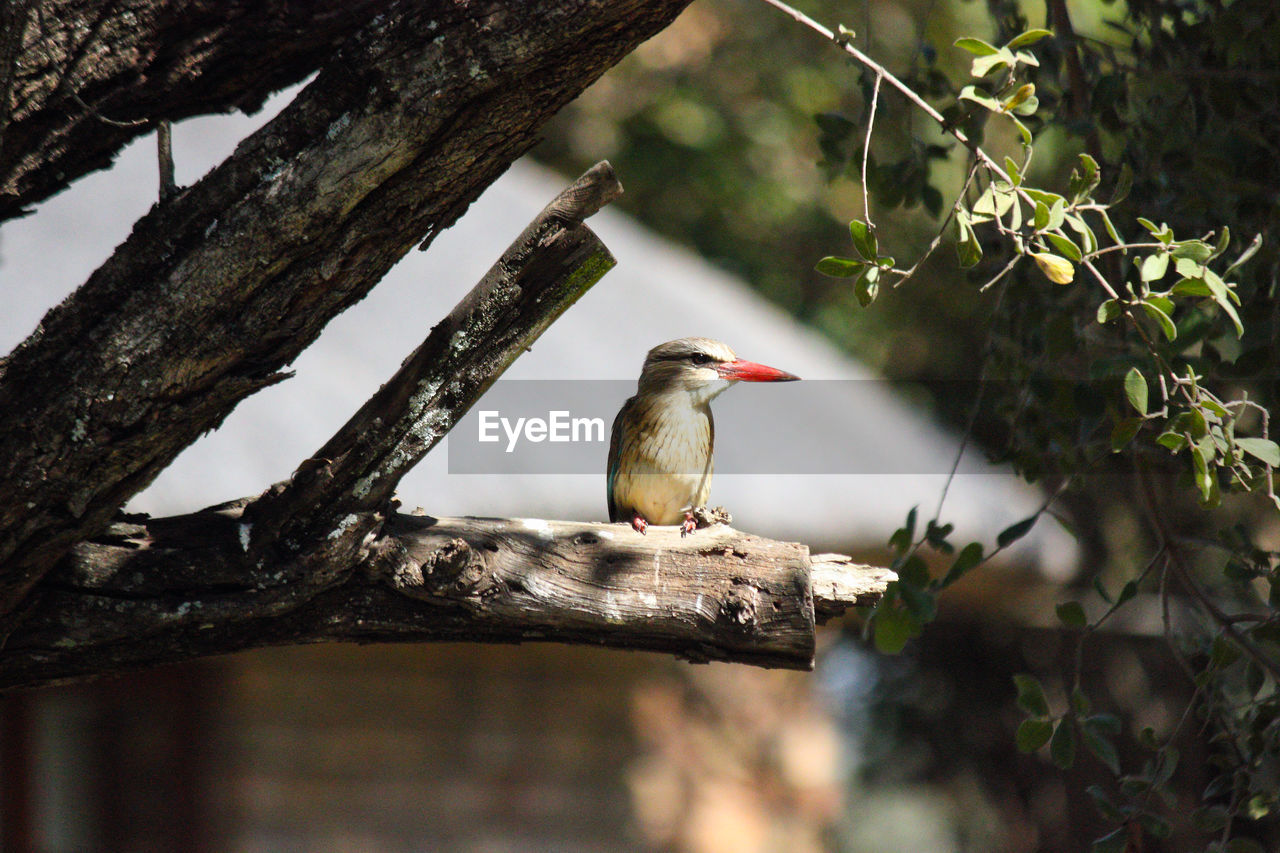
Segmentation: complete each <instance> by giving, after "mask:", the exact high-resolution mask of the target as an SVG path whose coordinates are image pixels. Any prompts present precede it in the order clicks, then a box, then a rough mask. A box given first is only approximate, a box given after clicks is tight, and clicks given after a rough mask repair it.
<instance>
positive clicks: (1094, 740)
mask: <svg viewBox="0 0 1280 853" xmlns="http://www.w3.org/2000/svg"><path fill="white" fill-rule="evenodd" d="M1092 719H1093V718H1090V719H1088V720H1085V721H1084V725H1083V726H1082V727H1081V738H1082V739H1083V740H1084V745H1085V748H1087V749H1088V750H1089V751H1090V752H1092V753H1093V754H1094V756H1095V757H1096V758H1097V759H1098V760H1099V761H1101V762H1102V763H1103V764H1105V765H1107V769H1109V770H1110V771H1111V772H1112V773H1115V774H1117V775H1119V773H1120V756H1119V755H1117V754H1116V747H1115V744H1113V743H1112V742H1111V738H1109V737H1107V735H1106V733H1105V732H1104V731H1102V730H1101V729H1100V728H1099V727H1098V726H1094V725H1090V723H1091V721H1092Z"/></svg>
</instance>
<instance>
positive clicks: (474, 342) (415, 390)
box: [249, 163, 622, 552]
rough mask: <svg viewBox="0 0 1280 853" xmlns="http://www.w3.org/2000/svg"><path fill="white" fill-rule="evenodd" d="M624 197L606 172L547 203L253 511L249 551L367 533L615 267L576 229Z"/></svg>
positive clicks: (602, 167)
mask: <svg viewBox="0 0 1280 853" xmlns="http://www.w3.org/2000/svg"><path fill="white" fill-rule="evenodd" d="M621 193H622V185H621V184H620V183H619V182H618V179H617V177H616V176H615V175H614V173H613V169H612V168H611V167H610V166H609V164H608V163H598V164H596V165H595V166H593V167H592V168H591V169H589V170H588V171H587V172H586V173H585V174H583V175H582V177H580V178H579V179H578V180H577V181H575V182H574V183H573V184H572V185H571V186H570V187H569V188H568V189H566V190H564V191H563V192H562V193H560V194H559V195H558V196H557V197H556V198H555V199H554V200H552V202H551V203H550V204H548V205H547V206H546V208H544V209H543V211H542V212H541V213H540V214H538V216H537V217H536V218H535V219H534V220H533V222H532V223H530V224H529V226H528V227H527V228H525V230H524V232H523V233H522V234H521V235H520V236H519V237H518V238H516V240H515V242H513V243H512V244H511V246H510V247H509V248H508V249H507V250H506V252H504V253H503V255H502V257H501V258H499V259H498V260H497V262H496V263H494V265H493V267H492V268H491V269H490V270H489V271H488V273H486V274H485V276H484V278H483V279H481V281H480V283H479V284H477V285H476V286H475V287H474V288H472V290H471V291H470V292H469V293H468V294H467V295H466V296H464V297H463V298H462V300H461V301H460V302H459V303H458V304H457V306H455V307H454V309H453V310H452V311H450V312H449V314H448V316H446V317H445V318H444V319H443V320H442V321H441V322H439V323H437V324H436V325H435V326H434V327H433V328H432V329H431V332H430V334H428V336H427V338H426V340H425V341H424V342H423V343H422V345H421V346H419V347H418V348H417V350H415V351H414V353H413V354H412V355H411V356H409V358H407V359H406V360H405V362H404V363H403V364H402V365H401V367H400V369H399V370H398V371H397V372H396V374H395V375H394V376H393V377H392V378H391V379H390V380H389V381H388V382H386V383H385V384H384V385H383V386H382V387H381V388H380V389H379V390H378V392H377V393H376V394H374V396H373V397H372V398H370V399H369V401H368V402H367V403H365V404H364V406H362V407H361V408H360V410H359V411H358V412H356V414H355V415H354V416H352V418H351V419H350V420H349V421H347V423H346V424H345V425H344V426H343V427H342V428H341V429H340V430H338V432H337V433H336V434H335V435H334V436H333V438H331V439H329V441H328V442H326V443H325V445H324V447H322V448H320V450H318V451H317V452H316V453H315V454H314V455H313V456H312V458H311V459H310V460H308V461H307V462H306V463H304V464H303V465H302V466H301V467H300V468H299V470H298V472H297V473H296V474H295V475H294V477H293V479H292V480H291V481H290V482H289V483H288V484H287V485H285V486H283V487H281V488H279V489H275V490H272V491H271V492H268V493H267V494H266V495H264V497H263V498H262V499H261V500H260V501H258V502H257V503H255V505H254V506H252V507H251V508H250V510H249V515H250V517H251V518H252V519H253V524H254V542H253V544H254V550H255V552H261V551H263V550H264V549H266V548H267V547H272V546H275V545H276V544H277V543H279V542H284V543H291V544H292V548H291V550H293V551H295V552H297V551H300V550H304V549H308V548H314V547H317V546H319V547H320V548H322V549H323V550H324V551H329V550H332V549H335V548H338V549H342V548H346V547H349V546H356V545H358V544H359V541H360V538H361V537H362V536H363V535H364V534H365V533H366V532H367V529H368V526H369V524H366V523H357V519H358V517H359V515H360V514H362V513H365V514H367V513H378V512H380V511H381V510H382V509H383V508H384V507H385V506H386V505H387V503H388V502H389V501H390V499H391V496H392V494H393V493H394V492H395V488H396V486H397V484H398V483H399V482H400V479H401V478H402V477H403V476H404V475H405V474H406V473H408V471H409V469H411V468H412V467H413V466H414V465H416V464H417V463H418V462H419V461H420V460H421V459H422V457H423V456H425V455H426V454H427V453H428V452H429V451H430V450H431V449H432V448H433V447H435V446H436V444H438V443H439V441H440V440H441V439H442V438H444V436H445V434H446V433H447V432H448V431H449V430H450V429H452V428H453V425H454V424H455V423H457V421H458V419H459V418H461V417H462V416H463V415H464V414H466V412H467V410H469V409H470V408H471V406H472V404H474V403H475V401H476V400H478V399H479V398H480V396H481V395H483V394H484V392H485V391H487V390H488V389H489V387H490V386H491V385H492V384H493V382H494V381H495V380H496V379H497V378H498V377H499V376H500V375H502V373H503V371H505V370H506V369H507V367H509V366H510V365H511V363H512V362H513V361H515V359H516V358H517V357H518V356H519V355H521V354H522V353H523V352H525V351H526V350H527V349H528V348H529V347H530V346H532V344H533V342H534V341H535V340H537V338H538V336H539V335H541V334H542V332H543V331H545V330H546V328H547V327H548V326H550V325H551V323H552V322H554V321H555V319H556V318H557V317H559V316H560V315H561V314H562V313H564V311H565V310H566V309H568V308H569V306H570V305H572V304H573V303H574V302H576V301H577V300H578V297H580V296H581V295H582V294H583V293H585V292H586V291H587V290H588V289H589V288H590V287H591V286H592V285H593V284H595V283H596V282H597V281H598V280H599V279H600V277H601V276H602V275H604V274H605V273H606V272H608V271H609V270H610V269H612V268H613V267H614V265H615V264H616V261H615V260H614V258H613V256H612V255H611V254H609V250H608V249H607V248H605V246H604V244H603V243H601V242H600V240H599V238H598V237H596V235H595V234H594V233H592V231H591V230H590V229H589V228H587V227H586V226H585V225H583V224H582V220H583V219H584V218H585V217H587V216H590V215H591V214H592V213H595V212H596V211H597V210H599V209H600V208H601V207H603V206H604V205H605V204H607V203H608V202H609V201H611V200H612V199H614V198H616V197H617V196H619V195H620V194H621ZM344 520H346V521H345V522H344ZM368 522H369V523H376V519H368ZM344 540H349V541H344Z"/></svg>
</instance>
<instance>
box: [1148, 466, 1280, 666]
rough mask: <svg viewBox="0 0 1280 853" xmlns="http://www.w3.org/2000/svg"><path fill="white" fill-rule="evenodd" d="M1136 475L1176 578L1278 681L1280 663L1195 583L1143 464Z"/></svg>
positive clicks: (1248, 653)
mask: <svg viewBox="0 0 1280 853" xmlns="http://www.w3.org/2000/svg"><path fill="white" fill-rule="evenodd" d="M1138 479H1139V481H1140V482H1141V484H1142V491H1143V495H1144V497H1145V498H1146V504H1147V514H1148V515H1149V516H1150V518H1151V523H1152V526H1153V527H1154V528H1155V530H1156V534H1157V536H1158V537H1159V539H1160V543H1161V545H1162V546H1163V547H1164V548H1165V550H1166V552H1167V553H1168V555H1169V564H1170V568H1171V569H1172V570H1173V573H1174V575H1175V576H1176V577H1177V579H1178V582H1179V583H1180V584H1181V585H1182V587H1183V589H1185V590H1186V591H1187V592H1188V593H1190V594H1191V596H1192V597H1193V598H1194V599H1195V600H1196V601H1197V602H1198V603H1199V604H1200V606H1201V608H1203V609H1204V611H1205V613H1207V614H1209V617H1210V618H1212V619H1213V621H1214V622H1216V623H1217V624H1218V626H1219V627H1220V628H1221V629H1222V632H1223V633H1224V634H1226V635H1227V636H1228V637H1230V638H1231V640H1232V641H1233V642H1234V643H1235V644H1236V645H1238V646H1239V647H1240V648H1241V650H1243V651H1244V653H1245V654H1247V655H1248V656H1249V657H1251V658H1253V660H1254V662H1255V663H1256V664H1258V666H1260V667H1262V669H1264V670H1266V671H1267V672H1268V673H1270V674H1271V677H1272V678H1274V679H1275V680H1276V681H1277V682H1280V664H1277V663H1276V661H1275V660H1273V659H1272V658H1271V657H1269V656H1268V655H1267V654H1266V653H1265V652H1263V651H1262V650H1261V649H1260V648H1258V647H1257V645H1255V644H1254V642H1253V641H1252V640H1250V639H1249V638H1248V637H1246V636H1244V634H1242V633H1240V631H1239V629H1237V628H1236V626H1235V620H1233V619H1232V618H1231V617H1230V616H1228V615H1227V614H1226V613H1224V612H1223V611H1222V609H1221V608H1219V607H1218V605H1217V604H1216V603H1215V602H1214V601H1213V599H1212V598H1210V597H1209V594H1208V593H1206V592H1205V591H1204V590H1203V589H1201V588H1200V585H1199V584H1198V583H1196V581H1195V578H1194V577H1193V576H1192V573H1191V567H1190V566H1189V565H1187V562H1186V555H1185V554H1183V553H1182V549H1181V548H1179V547H1178V545H1177V543H1176V542H1175V540H1174V537H1173V534H1172V532H1171V531H1170V530H1169V527H1168V524H1167V523H1166V522H1165V518H1164V515H1163V513H1162V512H1161V510H1160V502H1159V499H1158V498H1157V497H1156V490H1155V485H1154V484H1153V483H1152V482H1151V474H1150V472H1149V471H1148V470H1147V467H1146V466H1145V465H1139V466H1138Z"/></svg>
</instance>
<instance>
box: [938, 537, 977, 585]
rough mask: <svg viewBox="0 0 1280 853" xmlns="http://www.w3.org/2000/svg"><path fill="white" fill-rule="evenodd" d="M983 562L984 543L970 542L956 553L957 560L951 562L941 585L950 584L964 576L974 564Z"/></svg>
mask: <svg viewBox="0 0 1280 853" xmlns="http://www.w3.org/2000/svg"><path fill="white" fill-rule="evenodd" d="M981 562H982V543H981V542H970V543H969V544H968V545H966V546H964V547H963V548H961V549H960V553H959V554H957V555H956V559H955V562H954V563H952V564H951V568H950V569H948V570H947V573H946V575H944V576H943V578H942V581H941V582H940V584H939V586H943V587H946V586H950V585H951V584H953V583H955V582H956V581H958V580H960V578H962V577H964V576H965V574H966V573H968V572H969V570H970V569H972V568H973V567H974V566H976V565H978V564H979V563H981Z"/></svg>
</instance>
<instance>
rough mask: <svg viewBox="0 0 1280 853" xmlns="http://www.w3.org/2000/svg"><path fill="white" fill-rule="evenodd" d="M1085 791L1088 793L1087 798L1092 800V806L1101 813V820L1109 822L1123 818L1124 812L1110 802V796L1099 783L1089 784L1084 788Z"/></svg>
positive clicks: (1117, 821)
mask: <svg viewBox="0 0 1280 853" xmlns="http://www.w3.org/2000/svg"><path fill="white" fill-rule="evenodd" d="M1085 793H1086V794H1088V795H1089V799H1091V800H1093V807H1094V808H1096V809H1097V810H1098V814H1100V815H1102V819H1103V820H1105V821H1108V822H1110V823H1119V822H1120V821H1122V820H1124V812H1122V811H1121V810H1120V809H1119V808H1117V807H1116V804H1115V803H1113V802H1111V798H1110V797H1108V796H1107V794H1106V792H1105V791H1103V790H1102V787H1101V786H1100V785H1090V786H1089V787H1088V788H1086V789H1085Z"/></svg>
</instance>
